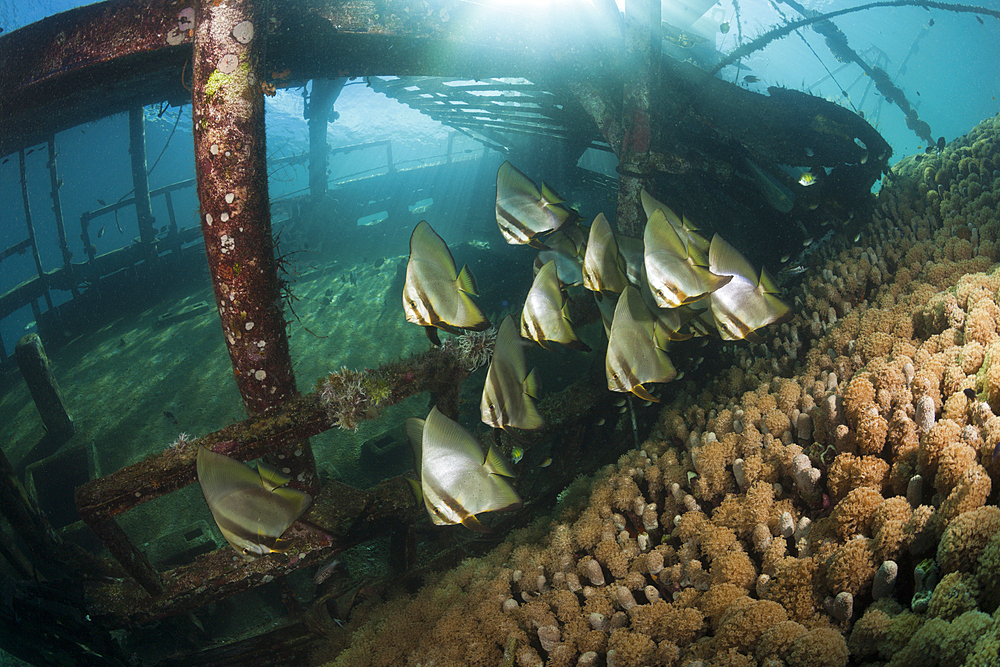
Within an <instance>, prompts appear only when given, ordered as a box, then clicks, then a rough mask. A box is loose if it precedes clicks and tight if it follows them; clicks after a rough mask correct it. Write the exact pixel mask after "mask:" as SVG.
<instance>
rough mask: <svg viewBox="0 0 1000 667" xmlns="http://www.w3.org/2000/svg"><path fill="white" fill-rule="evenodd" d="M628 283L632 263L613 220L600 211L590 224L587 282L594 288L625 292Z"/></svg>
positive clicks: (586, 255) (586, 262)
mask: <svg viewBox="0 0 1000 667" xmlns="http://www.w3.org/2000/svg"><path fill="white" fill-rule="evenodd" d="M626 285H628V267H627V265H626V263H625V258H624V257H623V256H622V254H621V251H619V250H618V241H617V239H615V233H614V231H613V230H612V229H611V223H610V222H608V219H607V218H606V217H604V214H603V213H599V214H598V215H597V217H596V218H595V219H594V223H593V224H592V225H591V226H590V237H589V238H588V239H587V252H586V253H585V254H584V256H583V286H584V287H586V288H587V289H589V290H590V291H591V292H601V293H613V294H621V292H622V290H623V289H625V286H626Z"/></svg>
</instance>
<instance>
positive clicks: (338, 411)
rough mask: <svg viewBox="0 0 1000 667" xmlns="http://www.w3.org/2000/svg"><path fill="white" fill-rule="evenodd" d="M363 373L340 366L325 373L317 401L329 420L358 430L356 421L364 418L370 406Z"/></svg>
mask: <svg viewBox="0 0 1000 667" xmlns="http://www.w3.org/2000/svg"><path fill="white" fill-rule="evenodd" d="M363 379H364V374H363V373H361V372H359V371H352V370H351V369H349V368H345V367H341V369H340V370H339V371H334V372H333V373H330V374H329V375H327V376H326V377H325V378H324V379H323V381H322V383H320V384H319V386H318V387H317V390H318V391H319V402H320V404H321V405H322V406H323V408H324V409H325V410H326V414H327V416H328V417H329V418H330V421H331V422H332V423H334V424H336V425H337V426H339V427H340V428H349V429H351V430H353V431H356V430H358V422H359V421H361V420H362V419H365V418H366V414H367V412H368V410H369V407H370V401H369V400H368V397H367V394H366V393H365V388H364V386H363V385H362V380H363Z"/></svg>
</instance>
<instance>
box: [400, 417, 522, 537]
mask: <svg viewBox="0 0 1000 667" xmlns="http://www.w3.org/2000/svg"><path fill="white" fill-rule="evenodd" d="M406 434H407V436H408V437H409V439H410V444H411V445H412V446H413V451H414V454H415V455H416V458H417V466H418V468H419V470H420V488H421V491H422V492H423V493H422V495H423V500H424V506H425V507H426V508H427V513H428V514H429V515H430V517H431V520H432V521H433V522H434V523H435V524H438V525H449V524H456V523H460V524H462V525H464V526H465V527H467V528H471V529H472V530H476V531H480V532H489V529H488V528H486V526H484V525H483V524H482V523H480V522H479V519H477V518H476V515H477V514H480V513H482V512H496V511H501V510H512V509H519V508H520V507H521V499H520V497H518V495H517V491H515V490H514V487H513V486H511V483H510V482H509V481H507V478H508V477H513V476H514V475H513V473H512V472H511V470H510V466H509V465H508V464H507V462H506V461H505V460H504V458H503V457H502V456H501V455H500V454H498V453H497V451H496V450H495V449H494V448H492V447H491V448H490V450H489V453H488V454H487V455H486V456H483V450H482V448H481V447H480V446H479V442H478V441H477V440H476V439H475V438H474V437H473V436H472V434H471V433H469V432H468V431H466V430H465V429H464V428H462V426H461V425H460V424H458V423H457V422H455V421H453V420H451V419H449V418H448V417H445V416H444V415H443V414H441V412H440V411H439V410H438V409H437V408H436V407H435V408H431V412H430V414H429V415H427V419H426V420H424V419H417V418H414V417H411V418H410V419H407V420H406Z"/></svg>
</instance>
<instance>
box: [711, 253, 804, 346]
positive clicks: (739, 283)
mask: <svg viewBox="0 0 1000 667" xmlns="http://www.w3.org/2000/svg"><path fill="white" fill-rule="evenodd" d="M708 260H709V266H710V267H711V269H712V271H714V272H715V273H719V274H721V275H727V276H732V280H731V281H730V282H729V283H728V284H726V285H725V286H724V287H722V288H720V289H718V290H716V291H715V292H712V294H711V308H712V316H713V318H714V319H715V326H716V328H717V329H718V330H719V335H720V336H721V337H722V338H723V339H725V340H741V339H743V338H746V339H747V340H749V341H751V342H755V343H758V342H762V339H761V338H760V336H758V335H757V334H755V333H754V331H756V330H757V329H760V328H761V327H764V326H767V325H768V324H772V323H775V322H784V321H786V320H788V319H790V318H791V317H792V309H791V308H789V307H788V304H786V303H785V302H784V301H782V300H781V299H779V298H778V297H776V296H774V294H775V292H777V289H778V288H777V285H775V284H774V280H773V279H772V278H771V276H770V275H769V274H768V273H767V272H766V271H764V270H761V273H760V275H759V276H758V274H757V272H756V271H755V270H754V268H753V266H752V265H751V264H750V262H748V261H747V259H746V258H745V257H744V256H743V255H741V254H740V253H739V251H738V250H736V248H734V247H732V246H731V245H729V243H727V242H726V240H725V239H723V238H722V237H721V236H719V235H718V234H716V235H715V236H714V237H713V238H712V246H711V248H710V249H709V252H708Z"/></svg>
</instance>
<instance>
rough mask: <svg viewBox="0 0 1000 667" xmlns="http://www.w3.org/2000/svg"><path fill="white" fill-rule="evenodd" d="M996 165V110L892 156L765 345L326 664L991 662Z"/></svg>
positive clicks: (684, 387)
mask: <svg viewBox="0 0 1000 667" xmlns="http://www.w3.org/2000/svg"><path fill="white" fill-rule="evenodd" d="M997 169H1000V117H998V118H991V119H988V120H986V121H984V122H982V123H981V124H980V125H979V126H978V127H976V128H975V129H974V130H973V131H972V132H970V133H969V134H968V135H967V136H966V137H964V138H962V139H960V140H958V141H955V142H952V144H950V145H949V146H948V147H946V148H945V150H944V151H943V152H941V153H940V154H938V155H921V156H920V157H919V158H917V157H909V158H905V159H903V160H902V161H901V162H900V163H899V164H897V165H896V166H895V167H894V169H893V171H894V175H895V178H893V179H891V180H888V181H887V182H886V183H885V185H884V186H883V188H882V190H881V192H880V193H879V195H878V201H877V205H876V211H875V213H874V215H873V216H872V218H871V220H870V221H867V222H866V223H865V226H864V227H863V229H862V234H861V236H860V238H859V239H858V241H857V243H850V242H848V241H846V240H845V241H843V242H841V243H840V245H839V246H838V245H837V244H836V242H830V243H829V244H828V245H827V246H826V247H825V248H824V249H823V250H822V251H820V252H819V253H817V255H815V256H814V257H819V260H818V261H816V262H814V266H813V269H812V272H811V273H810V274H808V275H807V277H806V279H805V280H803V281H802V282H800V283H799V284H798V286H797V287H795V288H794V289H792V290H791V294H786V298H788V299H789V300H790V301H792V300H793V301H794V303H795V304H796V306H797V307H796V316H795V318H794V319H793V320H792V321H790V322H788V323H785V324H782V325H780V326H777V327H772V328H771V329H770V330H768V331H767V335H768V336H770V341H769V344H767V345H752V344H749V343H744V344H740V345H732V344H727V345H726V346H724V347H722V348H721V352H720V356H721V357H722V359H723V360H726V361H729V362H731V369H730V370H728V371H725V372H723V373H720V374H719V375H718V377H717V379H716V380H715V381H714V383H709V384H708V385H707V386H706V384H705V383H702V384H699V383H698V380H700V379H704V380H706V381H707V378H692V377H688V378H687V379H685V380H684V381H683V382H684V384H680V386H679V388H678V390H677V391H675V392H673V393H672V394H671V395H672V396H676V398H675V399H674V401H673V403H671V404H668V405H665V406H664V408H663V411H662V413H661V417H660V421H659V423H658V424H657V426H656V428H654V429H653V435H652V436H651V438H650V439H649V440H648V441H647V442H646V443H644V444H643V446H642V450H641V451H633V452H630V453H628V454H626V455H624V456H622V457H621V459H620V460H619V461H618V463H617V464H616V465H614V466H610V467H608V468H606V469H604V470H601V471H599V472H598V473H596V474H595V475H594V476H593V477H592V478H591V479H590V480H589V484H590V486H589V488H587V489H586V494H587V495H584V496H583V497H584V498H588V497H589V499H588V500H584V501H583V502H580V501H578V500H577V501H573V502H570V501H569V500H564V501H563V502H561V503H560V505H559V506H558V507H557V509H556V512H555V518H554V519H551V520H548V519H539V520H537V521H536V522H535V523H534V524H533V525H532V526H531V527H529V528H526V529H523V530H521V531H519V532H516V533H514V534H512V535H510V536H509V537H508V539H507V541H506V542H505V543H504V544H502V545H500V546H499V547H497V548H496V549H494V550H493V551H492V552H491V553H490V554H488V555H487V556H485V557H482V558H477V559H470V560H467V561H466V562H464V563H463V564H462V565H460V566H459V567H458V568H457V569H455V570H453V571H450V572H448V573H446V574H444V575H442V576H440V577H439V578H437V579H433V580H430V581H427V582H426V585H425V586H424V588H423V589H422V590H421V591H420V592H419V593H417V594H416V595H413V596H407V595H405V594H401V596H400V597H398V598H395V599H392V600H389V601H386V602H381V603H376V602H374V601H368V602H366V603H365V604H363V605H361V607H359V608H358V609H356V610H355V611H354V613H353V615H352V618H351V621H350V624H349V626H348V627H349V629H350V630H352V631H353V634H352V635H351V640H350V645H349V646H347V648H345V649H344V650H342V651H341V653H340V655H339V656H338V658H337V659H336V660H335V662H334V664H337V665H345V666H346V665H350V666H352V667H353V666H357V665H394V664H399V665H403V664H408V665H418V664H420V665H430V664H434V665H440V666H446V665H448V666H450V665H455V666H457V665H490V666H492V667H495V666H497V665H501V664H503V665H520V666H521V667H535V666H536V665H537V666H540V665H552V666H557V665H567V666H572V665H608V666H614V667H622V666H629V665H635V666H638V665H687V666H689V667H694V666H695V665H698V666H700V667H709V666H711V665H757V666H759V667H762V666H767V667H793V666H800V665H801V666H802V667H817V666H820V667H826V666H829V667H841V666H844V665H847V664H857V665H861V664H870V665H946V666H952V665H954V666H956V667H958V666H961V665H967V666H969V667H973V666H978V665H996V664H997V663H998V658H997V650H998V647H1000V611H998V606H1000V592H998V591H1000V574H998V573H1000V537H998V535H1000V530H998V529H1000V510H998V509H997V508H996V507H995V506H993V505H994V504H995V501H996V492H995V491H994V489H995V488H996V484H995V482H997V481H998V475H1000V456H997V454H996V450H997V447H998V446H1000V444H998V443H1000V418H998V417H997V416H995V415H996V414H997V413H998V412H1000V307H998V305H997V304H998V289H1000V271H997V270H995V269H992V268H991V267H993V265H994V263H995V262H996V261H997V259H998V256H1000V221H998V219H997V216H996V210H997V204H998V202H1000V172H998V171H997ZM584 483H586V480H585V481H584V482H579V483H577V484H574V486H573V487H572V488H573V489H574V490H575V492H576V493H577V495H578V494H579V491H580V489H582V488H584ZM567 495H572V494H567ZM578 497H579V496H578ZM918 602H919V604H918Z"/></svg>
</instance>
